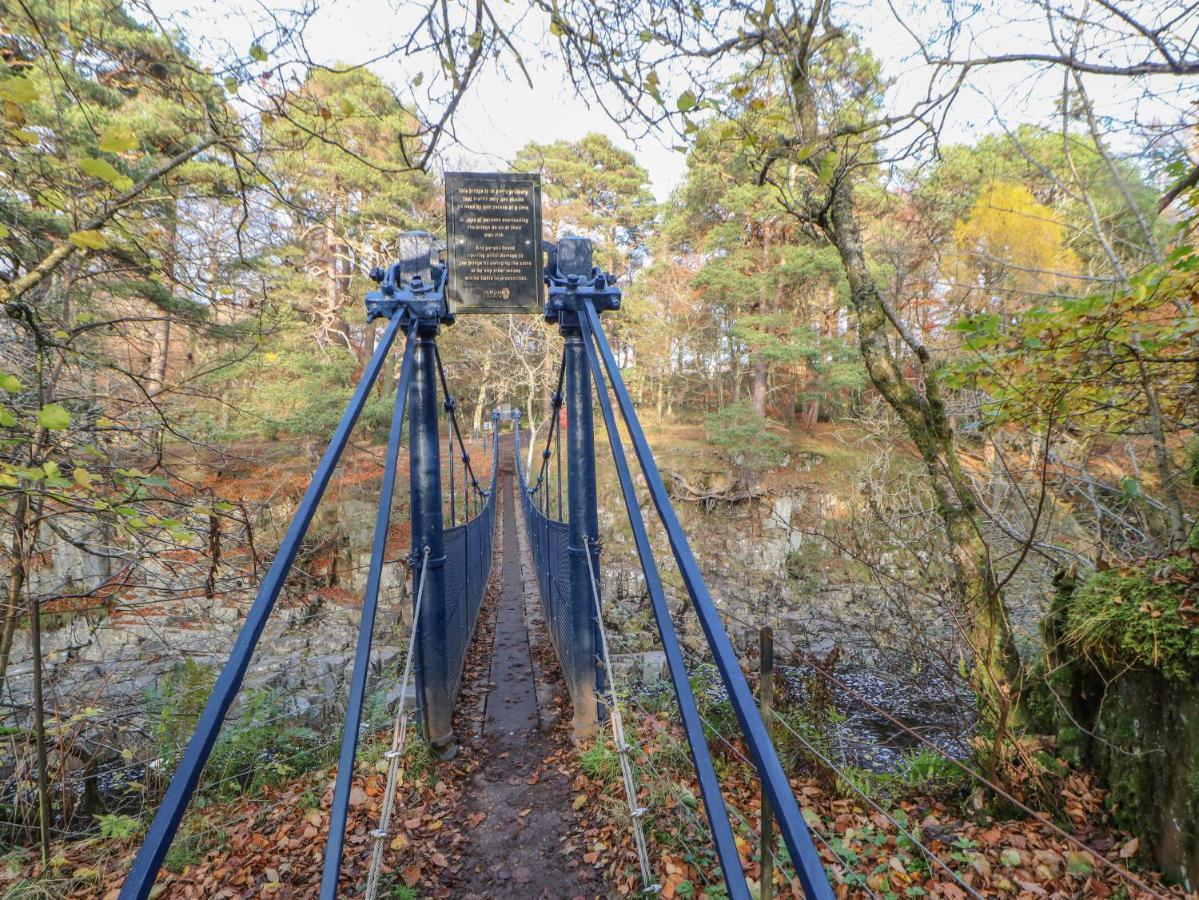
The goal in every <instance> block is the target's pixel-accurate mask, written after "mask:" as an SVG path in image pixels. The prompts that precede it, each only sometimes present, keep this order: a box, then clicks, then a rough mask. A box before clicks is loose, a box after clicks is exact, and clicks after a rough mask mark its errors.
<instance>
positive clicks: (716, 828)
mask: <svg viewBox="0 0 1199 900" xmlns="http://www.w3.org/2000/svg"><path fill="white" fill-rule="evenodd" d="M583 321H585V320H584V319H583V318H582V317H581V316H580V322H583ZM583 346H584V348H585V349H586V351H587V357H588V362H589V364H590V367H591V370H592V376H593V378H594V379H595V387H596V393H597V395H598V397H599V401H600V404H599V405H600V412H601V414H602V415H603V418H604V426H605V429H604V430H605V431H606V432H607V435H608V445H609V447H610V448H611V451H612V460H613V463H614V464H615V466H616V474H617V478H618V480H619V481H620V489H621V494H622V496H623V498H624V505H625V511H626V513H627V515H628V519H629V527H630V528H631V529H632V532H633V542H634V544H635V546H636V548H637V556H638V559H639V560H640V561H641V571H642V573H643V574H644V575H645V586H646V591H647V592H648V593H649V596H650V604H651V606H652V608H653V611H654V619H655V621H656V622H657V625H658V634H659V636H660V637H661V639H662V650H663V652H664V653H665V654H666V663H667V668H668V670H669V672H670V679H671V683H672V685H673V687H674V694H675V700H676V702H677V703H678V707H679V716H680V718H681V719H682V722H683V730H684V732H685V734H686V735H687V743H688V745H689V747H690V750H691V761H692V763H693V765H694V766H695V773H696V778H697V780H698V781H699V787H700V794H701V795H702V796H703V799H704V811H705V813H706V814H707V816H708V822H709V825H710V831H711V835H712V842H713V844H714V845H715V848H716V856H717V859H718V860H719V861H720V866H721V870H722V872H723V874H724V879H725V884H726V885H727V886H728V890H729V894H730V896H732V897H734V898H741V897H748V896H749V890H748V888H747V887H746V884H745V872H744V869H743V868H742V866H741V857H740V855H739V854H738V852H737V842H736V839H735V838H734V837H733V830H732V826H731V825H730V824H729V815H728V811H727V810H726V809H725V804H724V796H723V794H722V793H721V791H720V779H719V777H718V776H717V775H716V768H715V766H714V764H713V762H712V754H711V751H710V750H709V748H708V744H707V741H706V740H705V739H704V732H703V725H702V724H701V723H700V721H699V707H698V705H697V703H696V701H695V694H694V692H693V689H692V687H691V680H690V677H689V676H688V674H687V666H686V663H685V662H684V660H683V653H682V649H681V647H680V644H679V639H678V635H677V634H676V632H675V628H674V621H673V620H672V619H671V617H670V607H669V606H668V605H667V603H666V591H665V589H664V587H663V585H662V576H661V573H660V572H659V570H658V564H657V561H656V560H655V557H654V551H653V546H652V545H651V544H650V540H649V534H648V532H647V531H646V527H645V519H644V517H643V516H642V513H641V507H640V505H639V504H638V502H637V492H636V489H635V488H634V486H633V476H632V472H631V470H630V469H629V463H628V458H627V457H626V456H625V451H624V445H623V443H622V442H621V439H620V432H619V431H618V429H617V427H616V413H615V411H614V410H613V408H612V403H611V401H610V400H609V399H608V390H607V387H606V384H605V381H604V375H603V372H602V371H601V370H600V369H599V366H598V365H597V363H596V360H595V348H594V347H593V346H592V344H591V340H590V338H588V337H587V335H586V333H584V335H583Z"/></svg>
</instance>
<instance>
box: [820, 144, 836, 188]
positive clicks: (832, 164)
mask: <svg viewBox="0 0 1199 900" xmlns="http://www.w3.org/2000/svg"><path fill="white" fill-rule="evenodd" d="M839 161H840V157H838V156H837V154H836V153H834V152H833V151H832V150H830V151H829V152H828V153H826V154H824V156H822V157H820V172H819V174H818V176H817V177H819V178H820V183H821V184H832V183H833V176H834V175H836V174H837V163H838V162H839Z"/></svg>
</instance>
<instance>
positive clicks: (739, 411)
mask: <svg viewBox="0 0 1199 900" xmlns="http://www.w3.org/2000/svg"><path fill="white" fill-rule="evenodd" d="M770 424H771V422H770V420H769V419H764V418H762V417H761V416H759V415H758V414H757V413H755V412H754V411H753V410H752V409H750V408H749V406H748V405H746V404H744V403H734V404H732V405H731V406H726V407H724V409H721V410H718V411H716V412H714V413H712V414H711V415H710V416H708V417H707V418H706V419H704V436H705V438H706V439H707V441H708V443H709V444H711V445H712V447H714V448H715V449H716V451H717V453H719V454H720V457H721V458H722V459H723V460H724V461H725V462H727V463H728V464H729V465H730V466H731V467H732V468H733V469H734V470H735V471H736V472H737V474H738V475H739V477H740V478H741V479H742V480H743V481H745V482H746V483H749V484H752V483H753V482H755V481H756V480H757V479H758V477H759V476H760V475H761V474H762V472H764V471H765V470H766V469H771V468H774V467H775V466H781V465H782V464H783V463H785V462H786V461H787V453H786V451H785V450H784V449H783V441H782V438H780V437H779V436H778V435H777V434H775V433H774V432H773V431H771V430H770V428H769V426H770Z"/></svg>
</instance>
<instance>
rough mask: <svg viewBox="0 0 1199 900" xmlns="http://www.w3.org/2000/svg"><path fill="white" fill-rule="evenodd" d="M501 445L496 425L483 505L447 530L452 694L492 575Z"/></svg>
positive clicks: (446, 557)
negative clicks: (473, 515)
mask: <svg viewBox="0 0 1199 900" xmlns="http://www.w3.org/2000/svg"><path fill="white" fill-rule="evenodd" d="M499 448H500V442H499V429H498V428H497V429H496V430H495V436H494V439H493V441H492V451H491V485H490V486H489V487H488V489H487V491H486V500H485V501H484V502H483V506H482V508H481V509H480V510H479V512H478V514H477V515H476V516H475V517H474V518H473V519H471V520H470V521H468V522H465V523H463V524H461V525H456V526H454V527H453V528H447V529H446V530H445V617H446V636H447V639H448V641H449V645H448V649H447V652H448V655H449V662H450V695H451V696H457V695H458V687H459V685H460V684H461V682H462V670H463V668H464V667H465V665H466V651H467V648H469V647H470V642H471V638H473V637H474V634H475V625H476V624H477V623H478V621H479V608H480V607H481V606H482V605H483V592H484V590H485V589H486V588H487V581H488V579H489V578H490V577H491V564H492V550H493V548H494V545H495V497H496V490H495V484H496V473H497V472H498V471H499Z"/></svg>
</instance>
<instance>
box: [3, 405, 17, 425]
mask: <svg viewBox="0 0 1199 900" xmlns="http://www.w3.org/2000/svg"><path fill="white" fill-rule="evenodd" d="M16 424H17V417H16V416H14V415H13V414H12V413H11V412H9V411H8V410H7V409H5V408H4V405H3V404H0V425H3V426H4V427H5V428H12V427H13V426H14V425H16Z"/></svg>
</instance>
